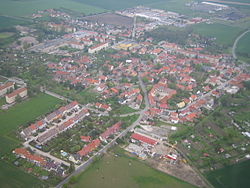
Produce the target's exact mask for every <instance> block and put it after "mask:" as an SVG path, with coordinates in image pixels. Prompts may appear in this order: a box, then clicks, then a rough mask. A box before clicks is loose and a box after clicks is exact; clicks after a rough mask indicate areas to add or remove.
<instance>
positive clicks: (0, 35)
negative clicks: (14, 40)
mask: <svg viewBox="0 0 250 188" xmlns="http://www.w3.org/2000/svg"><path fill="white" fill-rule="evenodd" d="M12 35H14V33H11V32H2V33H0V40H1V39H6V38H9V37H11V36H12Z"/></svg>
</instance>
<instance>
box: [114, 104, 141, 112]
mask: <svg viewBox="0 0 250 188" xmlns="http://www.w3.org/2000/svg"><path fill="white" fill-rule="evenodd" d="M132 112H137V110H134V109H133V108H130V107H129V106H127V105H119V107H118V108H116V109H114V110H113V111H112V113H113V114H128V113H132Z"/></svg>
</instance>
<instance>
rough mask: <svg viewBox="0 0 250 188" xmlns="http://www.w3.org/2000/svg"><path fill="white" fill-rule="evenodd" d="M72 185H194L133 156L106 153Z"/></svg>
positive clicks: (110, 187) (91, 187)
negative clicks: (149, 165)
mask: <svg viewBox="0 0 250 188" xmlns="http://www.w3.org/2000/svg"><path fill="white" fill-rule="evenodd" d="M73 187H88V188H94V187H103V188H113V187H120V188H125V187H133V188H142V187H143V188H150V187H154V188H163V187H164V188H168V187H169V188H170V187H176V188H182V187H183V188H184V187H185V188H188V187H195V186H193V185H190V184H188V183H186V182H183V181H181V180H178V179H176V178H174V177H171V176H169V175H166V174H164V173H161V172H159V171H157V170H154V169H152V168H150V167H148V166H147V165H146V164H143V163H142V162H139V161H138V160H137V159H135V158H130V157H128V156H126V155H120V154H118V156H117V157H115V156H114V155H112V154H107V155H105V156H104V157H103V158H102V159H100V160H98V161H97V162H95V163H94V164H93V166H91V167H90V168H88V169H87V170H86V171H85V172H84V173H82V174H81V175H79V177H77V182H76V184H75V185H73Z"/></svg>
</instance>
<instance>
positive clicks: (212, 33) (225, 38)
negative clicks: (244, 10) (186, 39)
mask: <svg viewBox="0 0 250 188" xmlns="http://www.w3.org/2000/svg"><path fill="white" fill-rule="evenodd" d="M193 30H194V32H195V33H197V34H200V35H203V36H206V37H215V38H216V42H217V43H218V44H220V45H224V46H225V47H230V46H232V45H233V42H234V40H235V38H236V37H237V36H238V35H239V34H240V33H241V31H242V28H238V27H233V26H228V25H223V24H219V23H214V24H204V23H201V24H196V25H194V26H193Z"/></svg>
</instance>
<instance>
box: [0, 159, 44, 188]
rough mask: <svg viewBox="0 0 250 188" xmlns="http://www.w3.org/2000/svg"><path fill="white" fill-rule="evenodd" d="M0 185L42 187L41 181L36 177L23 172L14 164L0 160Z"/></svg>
mask: <svg viewBox="0 0 250 188" xmlns="http://www.w3.org/2000/svg"><path fill="white" fill-rule="evenodd" d="M0 187H4V188H27V187H34V188H35V187H42V182H41V181H39V180H38V179H37V178H35V177H33V176H31V175H29V174H27V173H25V172H23V171H22V170H20V169H18V168H16V167H15V166H14V165H11V164H8V163H6V162H3V161H0Z"/></svg>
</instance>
